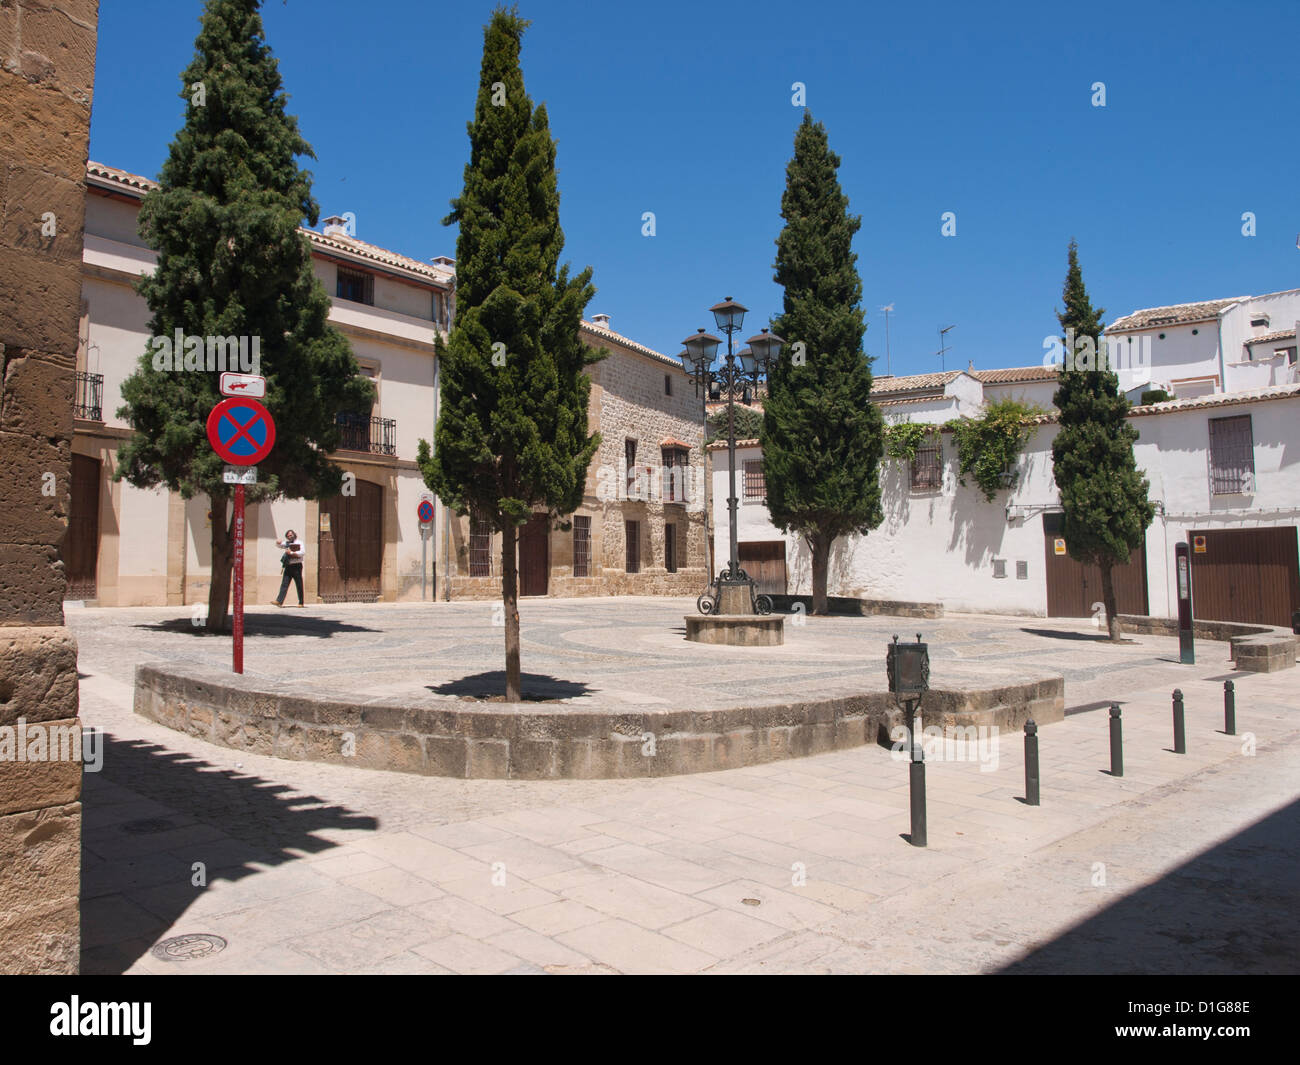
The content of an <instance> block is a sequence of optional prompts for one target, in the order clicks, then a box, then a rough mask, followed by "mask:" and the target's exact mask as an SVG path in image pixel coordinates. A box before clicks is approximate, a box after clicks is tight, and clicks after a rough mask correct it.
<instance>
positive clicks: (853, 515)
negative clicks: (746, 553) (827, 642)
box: [761, 111, 884, 614]
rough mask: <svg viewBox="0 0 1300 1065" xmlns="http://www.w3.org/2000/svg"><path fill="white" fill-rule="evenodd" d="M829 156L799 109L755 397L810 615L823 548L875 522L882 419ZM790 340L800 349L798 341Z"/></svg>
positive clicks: (770, 492) (819, 605)
mask: <svg viewBox="0 0 1300 1065" xmlns="http://www.w3.org/2000/svg"><path fill="white" fill-rule="evenodd" d="M839 165H840V157H839V156H838V155H836V154H835V153H834V152H833V151H831V149H830V144H829V142H828V140H827V137H826V129H825V127H824V126H823V125H822V124H821V123H820V122H814V121H813V119H812V115H811V114H809V113H808V112H806V111H805V112H804V117H803V122H802V123H801V125H800V126H799V129H798V131H797V132H796V133H795V138H794V157H793V158H792V159H791V160H790V163H789V165H788V166H787V167H786V187H785V192H784V194H783V195H782V197H781V217H782V218H784V219H785V228H784V229H782V231H781V235H780V236H779V237H778V238H777V242H776V245H777V257H776V281H777V282H778V283H779V284H780V285H781V286H782V287H783V288H784V289H785V303H784V307H785V311H784V313H783V314H782V315H780V316H779V317H778V318H776V319H775V321H774V322H773V323H772V329H773V331H774V332H776V333H777V335H778V336H781V337H782V338H784V339H785V342H786V343H785V347H784V348H783V349H782V353H781V359H780V361H779V363H778V365H777V366H776V367H775V368H774V369H773V370H772V372H771V373H770V374H769V377H768V395H767V399H766V400H765V401H764V416H763V431H762V435H761V440H762V445H763V475H764V477H765V479H766V484H767V508H768V511H769V512H770V514H771V516H772V521H773V522H774V523H775V524H776V525H778V526H779V527H780V528H781V529H783V530H784V531H786V532H796V533H798V534H800V535H801V536H803V538H804V540H805V542H806V543H807V544H808V547H809V550H810V551H811V552H812V577H813V613H814V614H824V613H826V612H827V588H826V575H827V569H828V566H829V562H830V552H831V545H832V544H833V543H834V542H835V540H836V539H837V538H838V537H840V536H845V535H848V534H850V533H859V534H864V533H867V532H869V531H870V530H872V529H874V528H876V527H877V526H878V525H879V524H880V523H881V521H882V520H883V517H884V515H883V512H882V510H881V507H880V480H879V464H880V459H881V455H882V452H883V450H884V423H883V420H882V418H881V416H880V411H879V410H878V409H877V408H876V407H875V406H874V405H873V404H872V403H871V366H870V362H869V360H868V358H867V356H866V355H865V354H864V353H863V350H862V338H863V334H864V333H865V332H866V323H865V321H864V320H863V314H862V307H861V302H862V279H861V278H860V277H859V276H858V272H857V266H856V263H857V258H858V257H857V256H856V255H855V254H854V253H853V249H852V243H853V236H854V234H855V233H857V231H858V229H859V228H860V227H861V225H862V219H861V218H860V217H859V216H857V215H851V214H849V210H848V208H849V200H848V197H847V196H845V195H844V193H843V191H842V190H841V189H840V183H839V178H838V176H837V171H838V169H839ZM798 345H802V347H799V346H798Z"/></svg>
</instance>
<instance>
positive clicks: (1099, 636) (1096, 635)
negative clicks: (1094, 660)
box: [1020, 628, 1137, 643]
mask: <svg viewBox="0 0 1300 1065" xmlns="http://www.w3.org/2000/svg"><path fill="white" fill-rule="evenodd" d="M1020 631H1021V632H1024V633H1028V634H1029V635H1030V636H1045V637H1047V639H1049V640H1085V641H1087V642H1088V643H1110V642H1111V641H1110V636H1108V635H1107V634H1106V633H1104V632H1069V631H1066V630H1061V629H1023V628H1022V629H1021V630H1020ZM1136 642H1137V641H1136V640H1120V643H1136Z"/></svg>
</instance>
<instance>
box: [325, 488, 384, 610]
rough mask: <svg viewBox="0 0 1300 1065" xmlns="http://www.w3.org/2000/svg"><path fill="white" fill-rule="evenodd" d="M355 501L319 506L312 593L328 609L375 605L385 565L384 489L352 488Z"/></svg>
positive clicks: (348, 498)
mask: <svg viewBox="0 0 1300 1065" xmlns="http://www.w3.org/2000/svg"><path fill="white" fill-rule="evenodd" d="M356 488H357V494H356V495H354V496H343V495H339V496H334V497H333V498H332V499H325V500H322V501H321V505H320V515H321V522H320V526H319V529H318V532H317V539H316V550H317V552H318V553H317V556H316V557H317V569H316V581H317V583H316V587H317V590H318V592H319V595H320V597H321V598H322V599H323V600H324V601H325V602H327V603H373V602H376V601H377V600H378V599H379V596H380V591H381V589H380V572H381V570H382V569H383V564H384V489H383V487H382V486H381V485H377V484H372V483H370V482H369V481H361V480H358V481H357V482H356Z"/></svg>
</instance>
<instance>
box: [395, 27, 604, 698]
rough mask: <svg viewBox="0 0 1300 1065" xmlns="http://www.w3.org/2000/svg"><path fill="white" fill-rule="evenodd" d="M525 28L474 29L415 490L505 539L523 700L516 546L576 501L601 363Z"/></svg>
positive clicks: (508, 633) (504, 574) (508, 601)
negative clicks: (450, 314)
mask: <svg viewBox="0 0 1300 1065" xmlns="http://www.w3.org/2000/svg"><path fill="white" fill-rule="evenodd" d="M527 27H528V22H527V21H525V20H524V19H522V18H520V17H519V16H518V14H517V13H516V12H515V11H514V10H513V9H512V10H509V11H507V10H504V9H502V8H498V9H497V10H495V11H494V12H493V13H492V19H491V21H490V22H489V23H488V25H487V26H486V27H485V29H484V42H483V63H482V68H481V71H480V74H479V89H478V99H477V101H476V103H475V108H474V119H473V121H472V122H470V123H469V139H470V160H469V162H468V163H467V164H466V166H465V180H464V187H463V190H462V192H461V194H460V196H459V197H457V198H456V199H454V200H453V201H452V211H451V213H450V214H449V215H448V216H447V218H446V219H444V224H446V225H453V224H459V226H460V231H459V233H458V234H457V238H456V319H455V323H454V325H453V328H452V330H451V335H450V337H449V339H448V340H447V342H446V343H444V342H443V341H442V339H441V338H439V339H438V341H437V343H436V347H437V356H438V359H439V360H440V364H441V366H440V371H439V373H440V380H441V403H440V413H439V417H438V424H437V426H436V429H435V433H434V439H435V444H436V450H434V451H433V453H432V454H431V453H430V450H429V445H428V443H427V442H426V441H424V440H421V441H420V449H419V459H418V461H419V465H420V470H421V472H422V474H423V476H424V480H425V484H426V485H428V487H429V488H430V489H432V490H433V491H434V492H436V493H437V494H438V496H439V497H440V498H441V499H442V500H443V502H444V503H446V504H447V505H448V506H450V507H451V508H452V509H454V510H455V511H456V513H457V514H461V515H464V514H468V513H471V512H472V513H474V514H476V515H478V516H479V517H480V518H482V519H486V520H487V521H488V522H490V523H491V525H492V527H493V528H494V529H496V530H498V531H499V532H500V533H501V594H502V601H503V604H504V607H505V610H504V614H505V651H506V691H505V697H506V699H507V700H508V701H510V702H516V701H518V700H519V699H520V698H521V697H522V693H521V686H520V664H519V589H518V569H517V558H516V542H517V538H518V530H519V527H520V526H522V525H524V524H525V523H527V521H528V520H529V518H530V517H531V516H532V514H533V512H534V510H535V509H536V508H539V507H543V508H545V511H546V513H547V516H548V519H549V520H551V521H563V519H564V516H565V515H568V514H571V513H572V512H573V511H574V510H576V509H577V507H578V505H579V504H580V503H581V502H582V495H583V489H584V486H585V484H586V477H587V466H588V464H589V463H590V462H591V458H592V456H593V455H594V454H595V453H596V449H597V447H598V446H599V444H600V437H599V435H598V434H589V433H588V432H587V428H588V423H587V403H588V399H589V396H590V393H591V379H590V378H589V377H588V376H587V374H586V373H585V372H584V367H586V366H587V365H589V364H590V363H592V362H595V361H596V360H597V359H598V358H600V357H601V356H602V353H599V352H593V351H591V350H590V349H589V348H588V347H587V346H586V345H585V344H584V343H583V342H582V340H581V338H580V336H579V327H580V325H581V321H582V312H583V309H584V308H585V307H586V305H587V303H588V302H589V301H590V300H591V298H592V296H593V295H595V291H596V290H595V288H594V287H593V286H592V284H591V269H590V268H587V269H585V270H583V271H582V272H581V273H579V274H578V275H576V276H575V277H570V276H569V267H568V266H567V264H566V265H564V266H560V263H559V260H560V253H561V251H562V250H563V247H564V233H563V231H562V230H561V229H560V215H559V210H560V196H559V190H558V186H557V182H556V176H555V142H554V141H553V140H552V139H551V133H550V126H549V123H548V121H547V115H546V107H545V105H539V106H538V107H537V108H535V109H534V107H533V104H532V101H531V100H530V99H529V97H528V94H527V93H526V92H525V91H524V78H523V72H522V71H521V70H520V67H519V50H520V44H521V41H522V39H523V33H524V30H525V29H526V28H527Z"/></svg>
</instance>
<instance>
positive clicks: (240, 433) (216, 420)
mask: <svg viewBox="0 0 1300 1065" xmlns="http://www.w3.org/2000/svg"><path fill="white" fill-rule="evenodd" d="M208 441H209V443H211V444H212V450H213V451H215V452H216V453H217V454H218V455H220V456H221V457H222V458H223V459H225V460H226V461H227V462H229V463H230V464H231V465H232V466H256V465H257V464H258V463H259V462H261V461H262V460H263V459H264V458H266V456H267V455H269V454H270V453H271V448H273V447H274V446H275V422H274V421H273V420H272V418H271V412H270V411H269V410H267V409H266V408H265V407H264V406H262V404H260V403H258V402H257V400H255V399H247V398H245V397H243V396H237V397H232V398H230V399H223V400H222V401H221V402H220V403H218V404H217V405H216V406H215V407H213V408H212V413H211V414H209V415H208Z"/></svg>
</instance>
